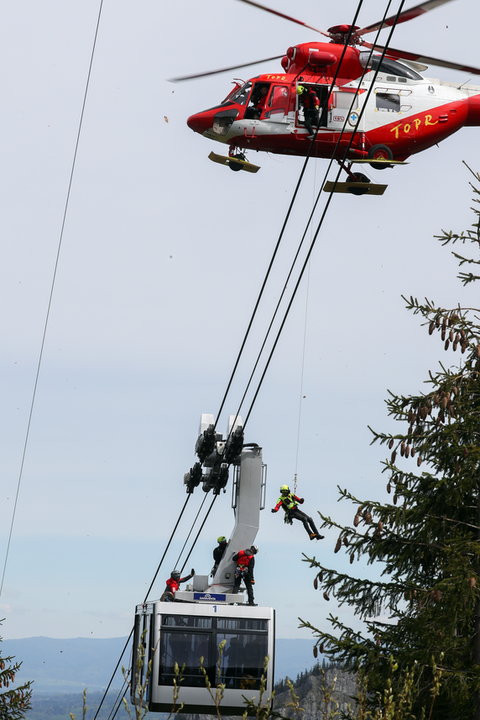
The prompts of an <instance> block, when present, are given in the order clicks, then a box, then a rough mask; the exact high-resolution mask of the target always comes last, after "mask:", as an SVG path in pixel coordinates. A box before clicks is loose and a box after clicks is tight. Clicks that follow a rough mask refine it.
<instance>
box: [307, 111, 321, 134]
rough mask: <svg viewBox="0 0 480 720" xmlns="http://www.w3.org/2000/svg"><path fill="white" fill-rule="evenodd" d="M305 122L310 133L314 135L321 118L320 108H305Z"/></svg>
mask: <svg viewBox="0 0 480 720" xmlns="http://www.w3.org/2000/svg"><path fill="white" fill-rule="evenodd" d="M303 117H304V120H303V124H304V125H305V127H306V128H307V130H308V132H309V133H310V135H314V134H315V133H316V132H317V128H318V123H319V120H320V113H319V111H318V110H311V109H305V110H304V111H303Z"/></svg>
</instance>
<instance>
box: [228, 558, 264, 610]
mask: <svg viewBox="0 0 480 720" xmlns="http://www.w3.org/2000/svg"><path fill="white" fill-rule="evenodd" d="M257 552H258V548H257V547H255V545H252V547H249V548H247V549H246V550H239V552H238V553H235V555H234V556H233V558H232V560H233V562H235V563H237V567H236V568H235V575H234V583H233V592H234V593H238V591H239V590H240V583H241V582H242V580H243V582H244V584H245V588H246V590H247V596H248V604H249V605H255V602H254V599H253V587H252V585H255V580H254V579H253V568H254V567H255V555H256V554H257Z"/></svg>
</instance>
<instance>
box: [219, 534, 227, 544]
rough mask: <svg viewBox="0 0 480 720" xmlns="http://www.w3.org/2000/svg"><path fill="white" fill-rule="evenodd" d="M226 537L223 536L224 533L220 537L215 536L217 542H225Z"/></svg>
mask: <svg viewBox="0 0 480 720" xmlns="http://www.w3.org/2000/svg"><path fill="white" fill-rule="evenodd" d="M226 539H227V538H226V537H225V535H220V537H218V538H217V542H218V543H222V542H225V541H226Z"/></svg>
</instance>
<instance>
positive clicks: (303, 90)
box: [297, 85, 305, 95]
mask: <svg viewBox="0 0 480 720" xmlns="http://www.w3.org/2000/svg"><path fill="white" fill-rule="evenodd" d="M304 92H305V88H304V86H303V85H297V95H301V94H302V93H304Z"/></svg>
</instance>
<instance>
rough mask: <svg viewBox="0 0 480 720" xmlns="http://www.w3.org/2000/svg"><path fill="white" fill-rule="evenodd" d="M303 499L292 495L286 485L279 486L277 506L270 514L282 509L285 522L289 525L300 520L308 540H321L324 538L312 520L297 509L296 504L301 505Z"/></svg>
mask: <svg viewBox="0 0 480 720" xmlns="http://www.w3.org/2000/svg"><path fill="white" fill-rule="evenodd" d="M303 502H304V499H303V498H301V497H297V495H294V494H293V493H292V492H291V490H290V488H289V487H288V485H281V486H280V497H279V498H278V501H277V504H276V505H275V507H274V508H272V513H276V512H278V510H280V508H281V507H282V508H283V509H284V511H285V522H286V523H289V524H290V525H291V524H292V523H293V521H294V520H300V521H301V522H302V523H303V527H304V528H305V530H306V533H307V535H308V537H309V538H310V540H323V538H324V536H323V535H320V533H319V532H318V530H317V528H316V527H315V523H314V522H313V520H312V518H311V517H310V516H309V515H307V514H306V513H304V512H302V511H301V510H299V509H298V504H299V503H300V504H303Z"/></svg>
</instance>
